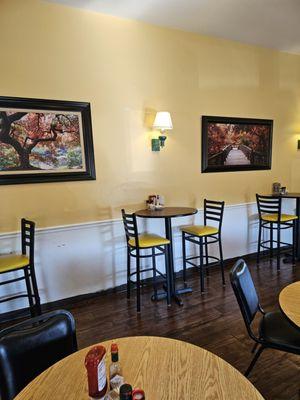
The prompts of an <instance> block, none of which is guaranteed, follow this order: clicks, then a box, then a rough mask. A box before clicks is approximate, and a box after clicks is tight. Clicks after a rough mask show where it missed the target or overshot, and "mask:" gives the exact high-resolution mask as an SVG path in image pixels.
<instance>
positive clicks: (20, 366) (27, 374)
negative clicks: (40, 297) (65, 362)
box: [0, 310, 77, 400]
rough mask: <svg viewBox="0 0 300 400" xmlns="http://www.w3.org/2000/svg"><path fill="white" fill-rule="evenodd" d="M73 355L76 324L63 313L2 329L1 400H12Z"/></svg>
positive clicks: (0, 347)
mask: <svg viewBox="0 0 300 400" xmlns="http://www.w3.org/2000/svg"><path fill="white" fill-rule="evenodd" d="M75 351H77V341H76V331H75V322H74V318H73V316H72V314H71V313H69V312H68V311H65V310H59V311H53V312H50V313H47V314H44V315H40V316H38V317H35V318H31V319H29V320H26V321H24V322H21V323H19V324H17V325H14V326H12V327H10V328H6V329H4V330H3V331H1V332H0V393H1V400H12V399H13V398H14V397H15V396H16V395H17V394H18V393H19V392H20V391H21V390H22V389H23V388H24V387H25V386H26V385H27V384H28V383H29V382H30V381H31V380H33V379H34V378H35V377H36V376H37V375H39V374H40V373H41V372H43V371H44V370H46V369H47V368H48V367H50V366H51V365H53V364H54V363H56V362H57V361H59V360H61V359H62V358H64V357H66V356H68V355H69V354H71V353H73V352H75Z"/></svg>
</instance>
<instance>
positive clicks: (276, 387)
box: [70, 261, 300, 400]
mask: <svg viewBox="0 0 300 400" xmlns="http://www.w3.org/2000/svg"><path fill="white" fill-rule="evenodd" d="M249 264H250V267H251V271H252V274H253V278H254V281H255V284H256V285H257V289H258V292H259V295H260V298H261V303H262V304H263V306H264V308H265V309H266V310H272V309H276V308H278V294H279V292H280V290H281V289H282V288H283V287H284V286H286V285H287V284H289V283H291V282H293V281H296V280H300V264H299V265H298V267H296V268H292V266H291V265H283V266H282V268H281V271H280V273H279V274H278V273H277V271H276V266H275V263H274V265H273V266H272V265H270V263H269V261H266V262H264V263H262V264H261V266H260V268H259V269H257V267H256V265H255V264H254V263H249ZM229 267H230V266H229ZM227 271H229V268H227ZM208 279H209V280H208V282H207V283H208V287H207V292H206V293H205V294H204V295H201V293H200V287H199V278H198V274H197V271H193V272H190V278H189V282H190V283H191V285H192V286H193V289H194V291H193V293H192V294H188V295H187V294H186V295H184V306H183V307H178V306H177V305H176V304H173V305H172V307H170V308H167V306H166V304H165V302H159V303H153V302H151V301H150V295H151V288H144V290H143V296H142V304H143V307H142V312H141V315H137V314H136V311H135V293H133V296H132V299H131V301H129V302H128V301H127V299H126V293H125V292H124V293H123V292H122V293H110V294H105V295H102V296H100V297H98V298H94V299H90V300H86V301H84V302H81V303H79V304H75V305H74V306H72V307H70V310H71V312H72V313H73V314H74V316H75V318H76V322H77V332H78V342H79V346H80V347H81V348H82V347H84V346H88V345H91V344H93V343H96V342H101V341H103V340H106V339H112V338H117V337H122V336H133V335H154V336H165V337H170V338H176V339H180V340H184V341H187V342H190V343H193V344H195V345H198V346H201V347H204V348H205V349H207V350H210V351H211V352H213V353H215V354H217V355H218V356H220V357H222V358H223V359H224V360H226V361H228V362H229V363H230V364H232V365H233V366H234V367H236V368H237V369H238V370H239V371H241V372H244V371H245V369H246V367H247V366H248V364H249V362H250V359H251V356H252V355H251V353H250V349H251V346H252V342H251V341H250V340H249V339H248V337H247V334H246V329H245V326H244V323H243V320H242V317H241V314H240V311H239V308H238V305H237V302H236V300H235V297H234V294H233V292H232V289H231V287H230V283H229V280H228V274H227V285H226V287H225V288H223V287H222V284H221V276H220V273H219V271H218V270H212V271H211V274H210V276H209V278H208ZM299 372H300V357H299V356H295V355H290V354H286V353H282V352H279V351H274V350H266V351H265V352H264V353H263V354H262V356H261V359H260V360H259V361H258V363H257V365H256V367H255V369H254V371H253V373H252V374H251V376H250V380H251V382H252V383H253V384H254V385H255V386H256V388H257V389H258V390H259V391H260V392H261V393H262V395H263V396H264V397H265V398H266V399H267V400H271V399H272V400H296V399H300V373H299ZM241 400H242V399H241Z"/></svg>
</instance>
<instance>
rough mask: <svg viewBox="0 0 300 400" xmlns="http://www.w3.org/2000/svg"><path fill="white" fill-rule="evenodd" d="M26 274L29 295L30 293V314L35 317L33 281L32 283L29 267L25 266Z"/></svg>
mask: <svg viewBox="0 0 300 400" xmlns="http://www.w3.org/2000/svg"><path fill="white" fill-rule="evenodd" d="M24 276H25V282H26V288H27V295H28V302H29V309H30V314H31V316H32V317H34V316H35V312H34V304H33V299H32V289H31V283H30V279H29V272H28V267H25V268H24Z"/></svg>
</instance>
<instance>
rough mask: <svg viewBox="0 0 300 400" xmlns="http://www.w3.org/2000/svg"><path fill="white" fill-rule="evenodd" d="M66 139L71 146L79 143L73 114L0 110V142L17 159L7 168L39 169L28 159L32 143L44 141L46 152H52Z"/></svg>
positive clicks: (75, 117)
mask: <svg viewBox="0 0 300 400" xmlns="http://www.w3.org/2000/svg"><path fill="white" fill-rule="evenodd" d="M66 140H67V141H69V142H71V143H72V145H79V144H80V138H79V124H78V117H77V116H74V115H66V114H55V113H42V112H39V113H36V112H4V111H1V112H0V144H1V143H3V144H4V145H6V146H11V147H12V148H13V149H14V150H15V152H16V153H17V155H18V160H19V162H18V165H16V166H15V168H11V169H26V170H27V169H39V168H38V167H36V166H33V165H32V164H31V162H30V161H31V156H33V155H32V153H33V150H34V149H35V148H36V146H41V145H43V146H46V144H48V145H47V149H48V151H49V152H50V153H51V151H52V153H54V152H55V149H56V148H57V146H59V145H61V144H63V143H65V142H66ZM51 144H53V145H52V146H51Z"/></svg>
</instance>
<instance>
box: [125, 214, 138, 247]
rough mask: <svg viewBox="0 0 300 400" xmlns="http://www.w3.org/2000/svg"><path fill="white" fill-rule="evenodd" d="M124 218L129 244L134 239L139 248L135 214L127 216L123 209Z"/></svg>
mask: <svg viewBox="0 0 300 400" xmlns="http://www.w3.org/2000/svg"><path fill="white" fill-rule="evenodd" d="M122 218H123V224H124V229H125V235H126V240H127V243H128V241H129V240H130V239H132V238H134V239H135V243H136V246H137V247H139V235H138V228H137V222H136V215H135V214H127V213H126V212H125V210H124V209H122Z"/></svg>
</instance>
